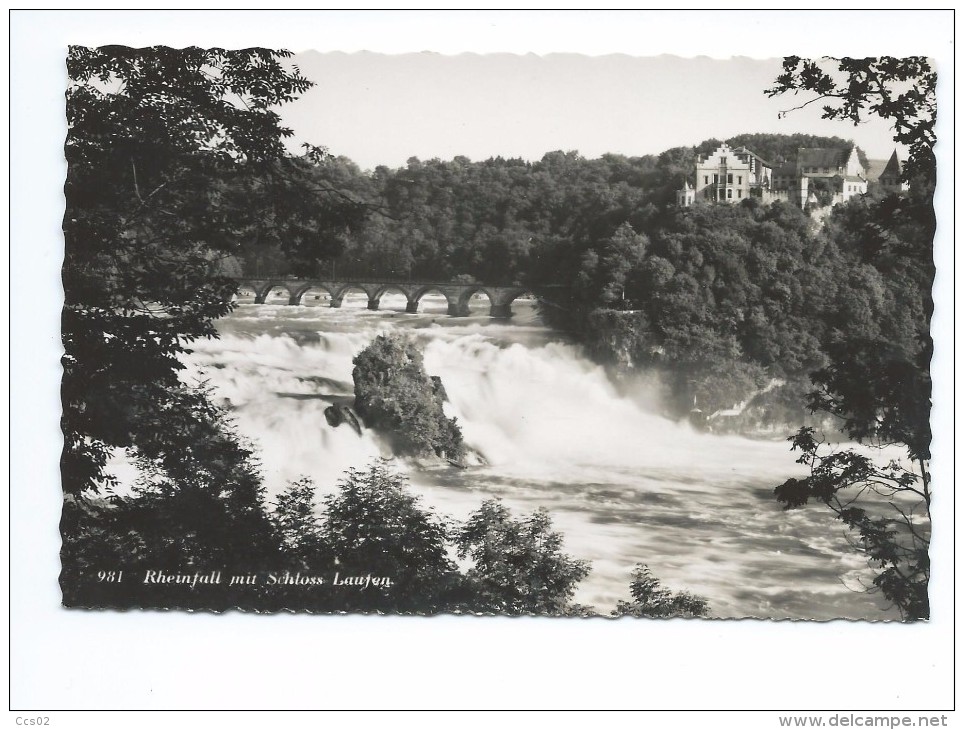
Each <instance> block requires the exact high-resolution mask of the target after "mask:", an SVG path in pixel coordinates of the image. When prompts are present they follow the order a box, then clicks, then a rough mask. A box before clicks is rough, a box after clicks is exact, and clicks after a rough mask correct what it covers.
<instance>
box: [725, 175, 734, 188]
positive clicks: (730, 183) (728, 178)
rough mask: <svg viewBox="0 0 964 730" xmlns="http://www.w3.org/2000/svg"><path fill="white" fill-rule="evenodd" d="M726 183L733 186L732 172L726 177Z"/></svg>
mask: <svg viewBox="0 0 964 730" xmlns="http://www.w3.org/2000/svg"><path fill="white" fill-rule="evenodd" d="M726 182H727V184H729V185H732V184H733V173H732V172H731V173H730V174H728V175H727V176H726Z"/></svg>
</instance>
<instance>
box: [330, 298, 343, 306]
mask: <svg viewBox="0 0 964 730" xmlns="http://www.w3.org/2000/svg"><path fill="white" fill-rule="evenodd" d="M329 306H330V307H331V308H332V309H341V297H332V298H331V304H330V305H329Z"/></svg>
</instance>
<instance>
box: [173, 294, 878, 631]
mask: <svg viewBox="0 0 964 730" xmlns="http://www.w3.org/2000/svg"><path fill="white" fill-rule="evenodd" d="M396 299H397V300H396ZM309 303H310V302H309ZM325 304H326V302H324V301H320V302H318V305H317V306H300V307H294V306H285V305H283V304H265V305H255V304H241V305H240V306H239V307H238V309H237V310H236V311H235V312H234V313H232V314H231V315H230V316H228V317H226V318H225V319H223V320H221V321H220V322H219V330H220V332H221V339H219V340H213V341H205V342H201V343H196V344H195V346H194V352H193V354H191V355H190V356H188V358H187V364H188V366H189V373H191V374H193V375H194V376H196V377H199V378H203V379H205V380H207V381H208V382H209V383H210V385H212V386H213V387H214V389H215V392H216V395H217V397H219V398H222V399H223V400H224V402H225V403H226V404H228V405H230V407H231V408H232V410H233V413H234V417H235V419H236V421H237V424H238V427H239V429H240V431H241V432H242V433H243V434H244V435H245V436H246V437H247V438H249V439H250V440H251V441H252V442H254V443H255V445H256V447H257V450H258V452H259V455H260V459H261V462H262V465H263V471H264V474H265V481H266V486H267V489H268V492H269V494H271V493H275V492H277V491H278V490H279V489H281V488H283V487H284V486H285V484H286V483H287V482H289V481H292V480H294V479H297V478H299V477H302V476H308V477H310V478H311V479H312V480H313V481H314V483H315V485H316V487H317V488H318V490H319V492H322V493H324V492H328V491H331V490H332V489H334V486H335V484H336V483H337V481H338V479H340V478H341V476H342V475H343V473H344V472H345V471H346V470H347V469H348V468H349V467H352V466H354V467H364V466H365V465H366V464H367V463H368V462H369V461H371V460H372V459H373V458H375V457H378V456H391V453H390V451H389V448H388V446H387V441H385V440H383V439H380V438H379V437H378V436H377V435H376V434H375V433H373V432H372V431H371V430H363V432H362V434H361V435H358V434H357V433H356V432H355V431H354V430H352V429H351V428H350V427H348V426H347V425H343V426H341V427H338V428H334V427H332V426H330V425H329V424H328V423H327V421H326V419H325V416H324V410H325V408H326V407H327V406H329V405H331V404H332V403H341V404H345V403H350V402H351V397H352V392H353V385H352V377H351V371H352V357H353V356H354V355H355V354H357V353H358V352H359V351H360V350H361V349H362V348H364V347H365V346H366V345H367V344H368V343H369V342H370V341H371V340H372V338H373V337H374V336H375V335H376V334H378V333H380V332H385V331H390V330H394V329H406V330H409V331H411V332H412V333H413V334H414V335H415V336H416V337H417V338H418V339H419V341H420V342H421V343H422V344H423V346H424V348H425V364H426V370H427V371H428V372H429V373H430V374H432V375H439V376H441V378H442V382H443V384H444V386H445V389H446V391H447V393H448V397H449V402H448V403H447V404H446V409H447V412H448V413H449V415H452V416H455V417H456V418H458V421H459V424H460V426H461V428H462V430H463V434H464V437H465V441H466V443H467V445H468V446H469V447H471V448H472V449H474V450H475V451H477V452H478V453H480V454H481V455H482V456H483V457H484V459H485V460H486V462H487V463H486V465H484V466H476V467H470V468H468V469H465V470H460V469H455V468H450V467H447V466H420V465H417V464H412V463H402V462H400V463H399V464H398V466H399V468H400V469H404V470H405V471H406V472H407V473H408V476H409V479H410V483H411V487H412V489H413V491H415V492H416V493H418V494H420V495H422V497H423V500H424V502H425V503H426V504H427V505H429V506H432V507H434V508H436V509H437V510H438V511H439V512H440V513H442V514H445V515H449V516H451V517H454V518H456V519H464V518H465V517H466V516H467V515H468V514H469V513H470V512H471V511H473V510H474V509H476V508H477V507H478V505H479V504H480V503H481V502H482V500H484V499H486V498H489V497H492V496H498V497H501V498H502V499H503V500H504V501H505V502H506V504H507V505H508V506H510V507H511V508H512V509H513V510H514V511H515V512H516V513H517V514H519V513H521V512H529V511H532V510H533V509H535V508H536V507H539V506H544V507H546V508H547V509H548V510H549V511H550V513H551V515H552V518H553V521H554V524H555V527H556V528H557V529H558V530H560V531H561V532H563V533H564V535H565V538H566V539H565V549H566V551H567V552H569V553H570V554H572V555H574V556H575V557H579V558H584V559H588V560H590V561H591V562H592V573H591V574H590V576H589V577H588V578H587V579H586V580H584V581H583V582H582V584H581V585H580V588H579V591H578V592H577V595H576V600H577V601H578V602H579V603H583V604H590V605H593V606H595V608H596V610H597V611H598V612H600V613H603V614H608V612H609V611H610V610H611V609H612V608H613V607H614V606H615V604H616V601H618V600H620V599H623V600H628V599H629V581H630V572H631V570H632V567H633V565H635V564H636V563H640V562H643V563H647V564H648V565H649V566H650V567H651V568H652V570H653V572H654V573H655V574H656V575H657V576H659V577H660V579H661V580H662V581H663V583H664V584H665V585H667V586H668V587H671V588H673V589H677V590H680V589H685V590H689V591H691V592H694V593H698V594H701V595H703V596H705V597H706V598H707V599H708V600H709V603H710V607H711V610H712V615H714V616H721V617H726V616H766V617H778V618H783V617H793V618H835V617H851V618H871V619H873V618H893V616H890V614H889V613H882V606H881V605H880V604H879V603H878V602H877V600H876V599H875V597H874V596H870V595H867V594H866V593H862V592H856V591H854V590H852V589H851V588H848V587H847V585H845V583H847V582H848V580H849V581H853V580H854V579H855V577H857V576H861V575H864V576H865V573H866V564H865V562H864V560H863V559H862V558H861V557H860V556H859V555H858V554H856V553H855V552H854V550H853V549H852V547H850V546H849V545H848V544H847V542H846V540H845V538H844V535H843V529H842V528H841V527H840V526H839V524H836V523H834V522H833V521H832V520H831V519H830V517H829V515H828V514H827V512H826V510H821V509H819V508H816V509H804V510H798V511H794V512H789V513H788V512H783V511H782V510H781V509H780V507H779V505H778V504H777V503H776V501H775V500H774V498H773V491H772V490H773V487H774V486H775V485H776V484H778V483H780V482H781V481H783V480H784V479H786V478H787V477H788V476H792V475H795V474H799V473H800V470H801V467H800V466H799V465H797V464H795V462H794V457H793V454H792V453H791V452H790V450H789V447H788V445H787V443H786V442H784V441H755V440H749V439H744V438H739V437H730V436H713V435H708V434H703V433H698V432H695V431H694V430H693V429H691V428H690V427H689V426H688V425H685V424H676V423H673V422H671V421H668V420H666V419H665V418H662V417H660V416H658V415H655V414H654V413H652V412H650V411H649V410H647V407H646V405H645V403H644V402H643V400H642V399H637V398H635V397H630V396H626V395H623V394H621V393H620V392H619V391H618V390H617V389H616V388H615V387H614V386H613V384H612V383H611V382H610V381H609V379H608V377H607V376H606V373H605V372H604V370H603V369H602V368H601V367H599V366H597V365H595V364H593V363H591V362H590V361H589V360H587V359H586V358H585V357H584V356H583V355H582V354H581V352H580V349H579V348H578V347H577V346H575V345H573V344H570V343H568V342H566V341H565V340H564V339H563V338H561V337H559V336H557V335H556V334H554V333H553V332H551V331H550V330H548V329H547V328H546V327H544V326H543V325H542V324H541V322H540V320H539V318H538V316H537V315H536V313H535V308H534V304H533V303H531V302H526V301H516V302H515V303H514V305H513V309H514V310H515V312H516V315H515V316H514V317H513V318H512V320H511V321H509V322H501V321H497V320H491V319H489V317H488V316H484V314H487V312H486V310H485V309H480V310H479V312H478V313H476V314H474V316H471V317H468V318H450V317H447V316H445V314H444V311H445V307H444V301H442V300H441V299H439V300H432V298H431V297H426V298H425V299H423V307H422V308H423V310H424V311H423V312H422V313H420V314H414V315H413V314H405V313H404V308H405V300H404V298H403V297H401V296H398V297H397V298H393V297H392V296H391V295H386V296H385V297H384V298H383V299H382V302H381V306H382V309H381V311H377V312H373V311H368V310H366V309H364V300H360V301H359V302H356V306H351V302H350V301H349V300H348V299H346V300H345V306H344V307H343V308H342V309H329V308H327V307H326V306H324V305H325ZM359 305H360V306H359Z"/></svg>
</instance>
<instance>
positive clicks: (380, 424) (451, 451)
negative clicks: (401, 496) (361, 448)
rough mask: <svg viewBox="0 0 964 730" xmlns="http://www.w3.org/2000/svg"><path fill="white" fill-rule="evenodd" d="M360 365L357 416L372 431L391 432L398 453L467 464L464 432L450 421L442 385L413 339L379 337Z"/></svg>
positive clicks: (360, 358) (357, 362) (356, 361)
mask: <svg viewBox="0 0 964 730" xmlns="http://www.w3.org/2000/svg"><path fill="white" fill-rule="evenodd" d="M354 364H355V367H354V369H353V370H352V378H353V379H354V381H355V410H356V411H358V414H359V415H360V416H361V417H362V418H364V419H365V421H366V423H367V425H368V426H370V427H372V428H375V429H380V430H383V431H387V432H388V433H389V434H390V435H391V438H392V441H393V443H394V445H395V447H396V449H397V452H398V453H400V454H407V455H410V456H417V457H424V456H438V457H441V458H444V459H449V460H451V461H454V462H457V463H460V462H461V461H462V459H463V457H464V456H465V445H464V443H463V442H462V432H461V430H460V429H459V426H458V423H457V422H456V419H454V418H449V417H448V416H446V415H445V412H444V409H443V403H444V401H445V391H444V389H443V388H442V387H441V381H440V380H437V379H434V378H432V377H431V376H429V375H428V374H427V373H426V372H425V366H424V363H423V358H422V352H421V350H420V349H419V346H418V344H417V343H416V342H415V341H414V340H413V339H411V338H409V337H406V336H403V335H400V334H397V333H396V334H387V335H379V336H378V337H376V338H375V339H374V340H373V341H372V343H371V344H370V345H369V346H368V347H366V348H365V349H364V350H362V351H361V352H360V353H358V355H356V356H355V359H354Z"/></svg>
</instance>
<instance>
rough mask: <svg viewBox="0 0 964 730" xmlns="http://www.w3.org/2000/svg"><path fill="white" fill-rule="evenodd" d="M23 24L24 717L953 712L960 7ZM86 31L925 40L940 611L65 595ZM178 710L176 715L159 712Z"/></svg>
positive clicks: (317, 43) (20, 376)
mask: <svg viewBox="0 0 964 730" xmlns="http://www.w3.org/2000/svg"><path fill="white" fill-rule="evenodd" d="M10 22H11V56H10V58H11V135H12V150H11V169H12V173H11V176H12V185H11V194H12V200H11V203H12V204H11V239H12V240H11V252H12V253H11V264H12V268H11V274H12V276H13V277H14V280H13V282H12V287H11V293H12V301H11V331H10V337H11V358H12V360H11V377H12V388H11V391H12V392H11V412H12V414H13V418H12V426H13V429H12V443H11V453H12V458H11V467H12V473H11V494H12V510H13V511H12V516H13V520H12V527H11V541H12V545H13V553H12V565H11V568H12V569H11V596H12V615H11V619H12V626H13V636H12V645H11V651H12V677H11V682H12V685H11V686H12V703H13V706H14V707H15V708H30V709H32V710H52V709H55V708H58V707H63V708H74V709H80V708H85V707H90V708H130V707H138V708H142V707H143V708H146V707H154V708H183V709H188V708H207V707H213V708H238V709H241V708H316V707H335V708H352V707H358V708H373V707H447V708H459V707H475V708H482V707H505V708H519V707H556V708H570V707H596V708H605V707H612V708H644V707H655V708H662V709H672V708H679V709H684V708H687V709H698V708H716V709H723V708H734V709H744V710H751V709H755V708H768V709H784V708H785V709H787V710H788V711H789V710H791V709H798V710H799V709H805V708H812V709H834V708H840V709H854V708H868V709H879V710H883V709H888V708H889V709H893V710H901V711H903V710H911V709H914V710H917V709H920V710H927V709H929V708H945V707H947V706H948V705H949V704H950V700H951V696H952V684H951V682H952V674H953V670H952V664H951V661H952V657H951V651H952V642H953V638H952V633H951V632H952V617H951V599H952V597H951V592H950V584H951V575H950V570H951V568H952V563H951V554H952V547H951V540H952V537H951V534H950V529H951V525H950V520H949V510H950V508H951V506H952V504H953V491H952V490H953V473H952V471H951V464H950V458H951V454H952V443H951V428H952V422H951V419H952V411H951V398H950V393H951V392H952V384H953V381H952V377H953V374H952V361H951V350H950V348H951V336H952V331H951V328H952V322H953V319H952V314H951V310H950V307H951V296H952V294H951V284H952V282H951V250H952V248H951V247H952V240H953V239H952V231H951V230H950V224H951V219H950V211H951V210H952V208H951V206H952V199H951V190H950V189H949V183H950V177H951V171H952V169H953V167H952V165H953V159H952V158H951V154H950V147H951V144H952V140H953V126H952V125H953V106H952V104H953V96H952V86H951V84H952V80H953V65H952V64H953V56H952V50H953V49H952V46H951V40H952V33H953V26H952V22H953V21H952V18H951V17H950V16H949V14H947V13H945V14H943V15H935V14H928V13H920V12H914V11H909V12H908V13H906V14H904V15H899V16H898V15H893V14H881V13H877V12H871V11H864V12H849V13H839V12H836V13H829V14H828V13H827V12H826V11H794V12H763V11H747V12H735V11H721V12H710V11H705V10H700V11H692V12H669V11H661V12H642V11H610V12H604V11H591V12H577V11H535V12H512V11H490V12H470V11H460V12H457V13H454V14H446V13H441V12H439V11H426V12H424V13H412V12H407V11H340V12H328V13H323V14H319V13H314V12H308V11H298V12H281V13H253V14H252V13H243V12H236V11H205V12H185V11H164V12H152V13H146V12H138V11H128V12H121V11H98V12H76V11H72V12H64V11H48V12H28V11H17V12H14V13H13V15H12V17H11V21H10ZM69 43H81V44H86V45H99V44H104V43H125V44H129V45H152V44H158V43H163V44H167V45H173V46H180V45H188V44H197V45H223V46H228V47H242V46H249V45H260V46H267V47H285V48H289V49H291V50H294V51H299V50H307V49H312V48H313V49H316V50H321V51H325V50H342V51H355V50H370V51H379V52H389V53H399V52H409V51H422V50H431V51H436V52H441V53H457V52H462V51H471V52H477V53H484V52H494V51H503V52H514V53H526V52H534V53H548V52H563V51H566V52H578V53H586V54H591V55H603V54H608V53H614V52H618V53H626V54H630V55H642V56H652V55H656V54H660V53H674V54H677V55H683V56H690V55H708V56H711V57H716V58H728V57H730V56H732V55H747V56H752V57H756V58H767V57H774V56H782V55H784V54H787V53H797V54H800V55H821V54H828V53H829V54H832V55H834V54H835V55H844V54H846V55H852V56H857V55H880V54H889V55H905V54H920V53H924V54H926V55H929V56H931V57H932V58H934V59H936V61H937V67H938V70H939V74H940V82H941V86H940V91H939V93H940V98H939V127H938V140H939V142H940V147H939V150H938V151H939V156H940V182H941V186H940V188H939V191H938V197H937V199H936V206H937V210H938V216H939V220H940V223H941V230H940V233H939V237H938V240H937V242H936V253H937V257H938V261H939V267H940V268H939V274H938V281H937V289H936V292H935V293H936V297H937V302H938V310H937V313H936V314H935V317H934V332H935V335H936V339H937V344H938V346H937V348H936V353H935V361H934V364H933V367H932V372H933V375H934V380H935V404H934V423H935V429H934V451H935V460H934V464H933V466H934V483H935V487H936V492H937V497H936V502H935V506H936V509H937V512H938V513H939V514H940V515H941V517H940V518H939V522H938V523H937V526H936V528H935V535H934V542H933V548H932V553H933V557H934V580H933V583H932V589H933V613H934V619H933V620H932V621H931V622H930V623H929V624H927V625H920V626H913V627H906V626H895V625H871V624H866V623H847V622H834V623H831V624H820V625H814V624H800V623H798V624H790V623H762V622H758V621H740V622H737V621H730V622H725V623H724V622H686V623H680V622H670V623H666V622H645V621H638V622H635V621H620V622H611V621H603V620H593V621H579V620H555V621H552V620H533V619H514V620H512V619H484V620H483V619H464V618H447V617H436V618H431V619H418V618H415V619H402V618H368V617H344V618H318V617H310V616H276V617H271V618H268V617H260V616H242V615H230V616H210V615H186V614H183V613H170V614H165V613H138V612H134V613H116V612H85V611H69V612H68V611H65V610H62V609H60V608H58V605H59V598H60V593H59V589H58V586H57V584H56V576H57V575H58V572H59V560H58V557H57V550H58V548H59V542H60V541H59V534H58V520H59V516H60V502H59V493H60V487H59V474H58V472H57V463H58V458H59V451H60V440H59V439H60V435H59V426H58V421H57V419H58V417H59V409H60V404H59V391H58V388H59V381H60V370H59V364H58V362H57V358H58V356H59V316H60V301H61V291H60V284H59V265H60V259H61V252H62V245H63V244H62V236H61V232H60V217H61V215H62V211H63V198H62V195H61V193H60V190H61V187H62V184H63V178H64V171H65V167H64V163H63V158H62V154H61V145H62V143H63V135H64V131H65V129H64V125H63V122H62V110H63V88H64V71H63V62H64V51H65V47H66V46H67V44H69ZM839 134H840V136H844V137H845V136H847V127H846V125H844V124H841V129H840V132H839ZM696 141H697V140H694V142H696ZM31 714H37V713H31ZM169 719H171V718H169ZM493 719H494V718H493ZM707 720H709V718H707ZM751 720H752V718H750V720H747V719H746V718H743V719H742V720H739V721H735V724H730V723H731V722H734V718H733V716H725V717H721V718H714V719H713V721H712V722H713V725H714V726H717V725H718V726H721V727H750V725H748V724H747V723H748V722H749V721H751ZM85 721H86V718H85V717H79V718H72V724H71V726H86V724H83V725H77V724H75V723H76V722H82V723H85ZM612 721H613V722H622V721H621V720H618V719H617V718H612ZM138 722H139V723H140V722H141V721H140V720H139V721H138ZM166 722H168V720H165V718H160V719H159V721H158V726H161V723H166ZM279 722H284V720H283V719H282V720H279ZM347 722H352V720H351V719H350V718H349V719H348V720H347ZM667 722H669V721H667ZM91 726H97V727H104V726H105V725H104V724H103V722H101V724H99V725H94V724H91ZM111 726H113V725H111ZM292 726H295V725H292ZM665 726H666V727H669V726H670V725H665ZM753 726H756V725H753ZM759 726H760V727H770V726H773V727H776V726H777V722H776V719H775V718H771V719H770V720H769V721H768V722H767V723H765V724H762V725H759ZM681 727H682V725H681Z"/></svg>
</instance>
